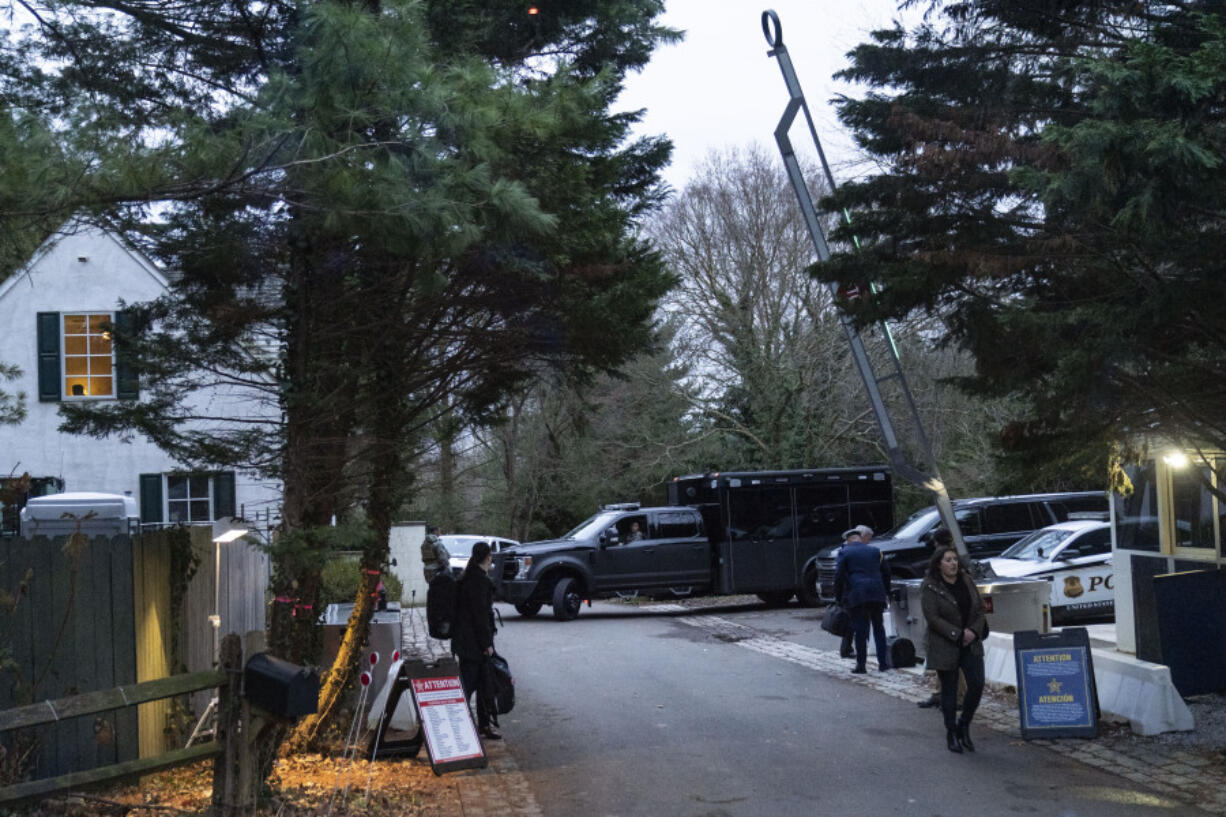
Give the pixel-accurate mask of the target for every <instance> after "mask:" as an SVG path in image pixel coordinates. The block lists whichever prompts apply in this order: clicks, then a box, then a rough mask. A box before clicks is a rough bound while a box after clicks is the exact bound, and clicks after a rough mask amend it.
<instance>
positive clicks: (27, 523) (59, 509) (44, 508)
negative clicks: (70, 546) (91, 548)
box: [21, 492, 140, 539]
mask: <svg viewBox="0 0 1226 817" xmlns="http://www.w3.org/2000/svg"><path fill="white" fill-rule="evenodd" d="M78 530H79V531H80V532H81V533H83V534H85V535H87V536H90V537H94V536H119V535H127V534H134V533H138V532H139V531H140V510H139V509H138V508H137V505H136V499H135V498H134V497H132V496H130V495H128V494H105V493H93V492H77V493H67V494H50V495H48V496H36V497H32V498H31V499H30V501H29V502H27V503H26V506H25V507H24V508H22V509H21V535H22V536H23V537H24V538H26V539H31V538H33V537H35V536H49V537H50V536H69V535H71V534H74V533H76V532H77V531H78Z"/></svg>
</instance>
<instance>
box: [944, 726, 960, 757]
mask: <svg viewBox="0 0 1226 817" xmlns="http://www.w3.org/2000/svg"><path fill="white" fill-rule="evenodd" d="M945 745H946V746H948V747H949V751H951V752H957V753H958V754H962V744H961V743H959V742H958V732H957V730H955V729H946V730H945Z"/></svg>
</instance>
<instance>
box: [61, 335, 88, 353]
mask: <svg viewBox="0 0 1226 817" xmlns="http://www.w3.org/2000/svg"><path fill="white" fill-rule="evenodd" d="M87 351H89V338H87V337H86V336H85V335H68V336H66V337H65V338H64V354H66V355H83V354H85V353H86V352H87Z"/></svg>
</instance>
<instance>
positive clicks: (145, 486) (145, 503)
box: [140, 474, 162, 525]
mask: <svg viewBox="0 0 1226 817" xmlns="http://www.w3.org/2000/svg"><path fill="white" fill-rule="evenodd" d="M140 521H141V524H143V525H151V524H157V523H159V522H161V521H162V475H161V474H141V475H140Z"/></svg>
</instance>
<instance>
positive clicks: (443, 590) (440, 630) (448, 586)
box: [426, 570, 460, 638]
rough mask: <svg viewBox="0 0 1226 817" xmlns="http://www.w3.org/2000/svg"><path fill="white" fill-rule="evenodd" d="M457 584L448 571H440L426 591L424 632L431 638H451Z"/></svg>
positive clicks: (457, 589) (456, 598)
mask: <svg viewBox="0 0 1226 817" xmlns="http://www.w3.org/2000/svg"><path fill="white" fill-rule="evenodd" d="M459 597H460V593H459V582H457V581H456V580H455V578H454V577H453V576H452V575H451V573H450V572H449V571H446V570H444V571H441V572H440V573H439V574H438V575H437V576H435V577H434V579H433V580H432V581H431V582H430V586H429V587H428V588H427V589H426V631H427V632H429V633H430V637H431V638H451V635H452V627H453V626H454V625H455V611H456V604H457V603H458V601H459Z"/></svg>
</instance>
